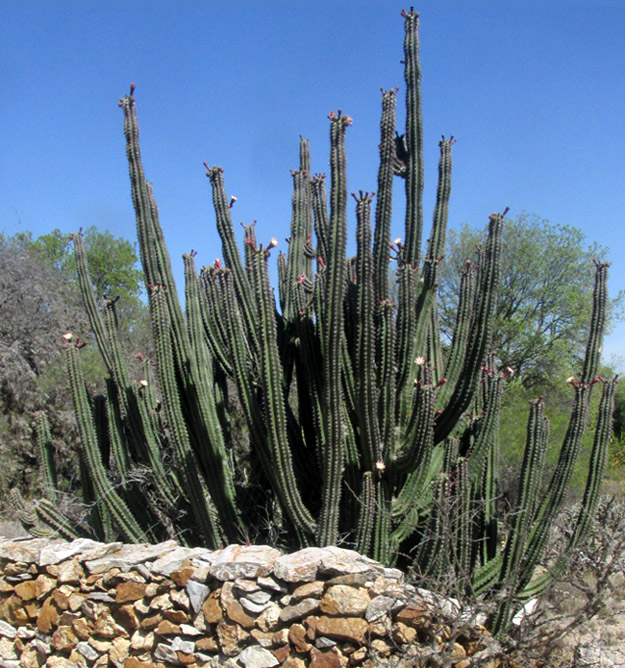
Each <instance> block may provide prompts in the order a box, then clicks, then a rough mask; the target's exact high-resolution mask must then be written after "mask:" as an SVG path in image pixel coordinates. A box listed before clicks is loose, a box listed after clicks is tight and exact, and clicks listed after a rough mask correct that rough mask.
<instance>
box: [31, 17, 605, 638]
mask: <svg viewBox="0 0 625 668" xmlns="http://www.w3.org/2000/svg"><path fill="white" fill-rule="evenodd" d="M403 17H404V22H405V41H404V51H405V60H404V63H405V83H406V127H405V130H404V132H403V133H402V134H399V133H397V130H396V127H395V126H396V116H395V103H396V94H397V90H390V91H385V92H384V91H383V93H382V120H381V125H380V135H381V137H380V144H379V147H380V167H379V171H378V192H377V196H376V199H375V226H374V229H372V226H371V207H372V202H373V200H374V195H373V193H365V192H362V191H361V192H360V194H359V195H354V199H355V202H356V212H355V213H356V222H357V225H356V240H357V251H356V257H355V258H348V257H347V256H346V244H347V233H348V226H347V217H348V214H347V211H348V197H347V194H348V189H347V181H346V148H345V140H346V134H347V131H348V128H349V125H350V124H351V118H350V117H349V116H347V115H346V114H343V113H342V112H340V111H339V112H338V113H331V114H330V116H329V118H330V184H329V198H328V197H327V192H326V179H325V175H323V174H321V175H311V173H310V163H311V157H310V147H309V145H308V142H307V141H306V140H305V139H301V140H300V160H299V167H298V169H296V170H295V171H293V173H292V177H293V198H292V203H291V209H292V214H291V236H290V240H289V247H288V252H287V253H280V255H279V257H278V260H277V262H278V277H279V279H278V295H277V298H278V299H277V301H278V303H276V296H275V295H274V293H273V291H272V288H271V285H270V283H269V270H268V263H269V262H270V260H271V252H272V250H273V248H274V246H275V245H276V243H277V242H275V240H274V239H271V241H270V242H269V243H268V244H266V245H263V244H262V243H259V241H258V240H257V234H258V233H259V230H257V229H256V228H255V227H254V225H248V226H246V227H245V230H244V237H245V240H244V246H243V253H241V251H240V249H239V247H238V244H237V241H236V238H235V234H234V227H233V224H232V219H231V204H232V199H229V198H228V195H227V192H226V187H225V182H224V175H223V171H222V169H221V168H220V167H209V166H208V165H207V164H206V163H205V166H206V169H207V172H206V173H207V176H208V178H209V181H210V186H211V191H212V201H213V206H214V210H215V216H216V223H217V230H218V232H219V235H220V238H221V243H222V254H223V258H224V260H223V262H222V261H221V260H219V261H216V262H215V263H214V264H213V265H212V266H208V267H204V268H202V269H201V271H200V272H199V274H198V273H197V272H196V269H195V260H194V257H195V253H193V252H191V253H188V254H185V256H184V266H185V283H186V289H185V301H186V309H185V311H183V310H182V308H181V306H180V303H179V301H178V293H177V291H176V289H175V285H174V280H173V275H172V270H171V262H170V259H169V254H168V252H167V248H166V246H165V243H164V236H163V232H162V229H161V227H160V223H159V218H158V209H157V207H156V202H155V198H154V194H153V192H152V187H151V185H150V183H149V182H148V181H147V180H146V178H145V173H144V168H143V164H142V161H141V152H140V147H139V127H138V121H137V114H136V103H135V98H134V85H133V86H132V87H131V90H130V94H129V95H127V96H126V97H124V98H122V100H121V101H120V107H121V108H122V110H123V113H124V132H125V136H126V150H127V157H128V163H129V171H130V181H131V192H132V200H133V205H134V208H135V214H136V219H137V236H138V239H139V247H140V254H141V262H142V265H143V270H144V274H145V280H146V284H147V285H148V286H149V306H150V314H151V319H152V324H153V334H154V340H155V344H156V369H157V374H156V375H157V379H156V380H150V381H147V380H146V379H140V380H132V379H131V378H130V374H129V372H128V370H127V368H126V366H125V362H124V360H123V355H122V354H121V348H120V344H119V341H118V337H117V333H116V325H115V318H114V302H113V301H111V300H107V301H106V302H105V304H104V306H103V312H102V311H100V310H99V309H98V305H97V300H96V299H95V296H94V295H93V291H92V287H91V282H90V281H89V277H88V267H87V265H86V260H85V257H84V250H83V248H82V242H81V238H80V235H76V237H75V239H74V240H75V245H76V258H77V267H78V274H79V279H80V285H81V288H82V292H83V296H84V299H85V303H86V308H87V311H88V314H89V317H90V321H91V325H92V327H93V330H94V334H95V339H96V342H97V345H98V347H99V349H100V351H101V353H102V357H103V359H104V362H105V364H106V367H107V369H108V370H109V377H108V379H107V395H106V396H102V397H90V396H89V395H88V393H87V391H86V389H85V386H84V380H83V379H82V376H81V371H80V361H79V350H78V349H79V347H80V346H79V345H78V344H77V342H76V341H75V340H73V338H72V337H69V338H68V339H67V341H66V345H67V354H68V363H69V369H70V376H71V380H72V390H73V395H74V403H75V409H76V416H77V420H78V425H79V433H80V437H81V441H82V448H81V461H82V468H83V472H84V474H85V478H84V484H85V490H86V492H85V493H86V494H87V495H89V494H94V495H95V498H94V503H95V506H94V507H95V509H96V510H97V513H96V515H95V516H94V522H95V523H96V524H97V526H98V527H99V530H100V531H101V532H104V535H105V536H108V535H109V534H111V532H113V533H115V532H116V533H118V534H119V535H121V536H123V537H124V538H125V539H126V540H146V539H147V540H155V539H159V538H160V537H162V536H164V535H167V536H171V535H175V536H176V537H177V538H179V539H180V540H183V541H185V542H188V543H190V544H193V543H198V542H199V543H202V544H205V545H207V546H209V547H213V548H215V547H219V546H220V545H223V544H224V543H225V542H226V541H236V540H241V539H242V538H244V537H248V536H249V535H250V533H251V532H253V531H254V530H255V531H256V534H255V535H256V536H257V537H258V538H259V539H262V538H263V535H262V533H261V532H260V530H259V529H258V527H260V526H261V525H262V520H263V517H264V516H265V515H266V514H268V513H271V514H273V513H274V512H275V523H276V524H278V525H279V528H280V530H281V531H282V532H283V540H284V544H285V546H286V547H289V548H296V547H303V546H305V545H310V544H319V545H331V544H336V543H338V542H339V541H341V540H342V541H344V542H346V543H348V544H351V545H353V546H355V547H357V549H359V550H361V551H363V552H365V553H367V554H369V555H371V556H372V557H374V558H376V559H380V560H382V561H384V562H385V563H387V564H394V563H402V564H403V565H407V563H406V559H405V557H401V556H400V555H406V554H411V555H412V556H411V565H412V566H413V567H414V568H415V570H417V571H418V572H419V573H421V574H422V576H423V577H425V578H434V579H435V578H436V577H438V576H440V575H441V574H442V573H445V572H448V571H449V570H450V569H451V571H452V572H453V573H455V574H456V575H457V579H458V582H459V583H460V587H461V588H464V589H465V590H467V591H472V590H477V591H479V592H485V593H487V594H489V595H492V596H494V597H496V598H497V597H498V598H497V600H503V599H505V601H504V603H502V604H501V605H499V607H498V610H497V612H496V613H495V614H494V615H493V617H492V619H491V620H490V624H491V626H492V628H493V629H494V630H496V631H500V630H502V629H504V628H506V626H507V625H508V623H509V621H510V618H511V615H512V613H513V612H514V610H515V606H516V605H517V604H520V603H521V602H522V601H523V600H524V599H526V598H527V597H529V596H530V595H532V594H533V593H535V592H537V591H540V590H541V588H544V587H545V586H547V584H548V578H545V577H542V576H541V578H538V579H532V577H533V573H534V570H535V567H536V566H537V564H538V563H539V559H540V556H541V554H542V552H543V549H544V545H545V540H546V536H547V531H548V529H549V526H550V524H551V522H552V520H553V518H554V516H555V514H556V513H557V512H558V510H559V509H560V507H561V505H562V502H563V498H564V492H565V490H566V488H567V485H568V484H569V482H570V478H571V472H572V470H573V466H574V464H575V462H576V460H577V456H578V454H579V449H580V444H581V436H582V433H583V431H584V428H585V427H586V422H587V414H588V406H589V403H588V402H589V397H590V392H591V390H592V387H593V385H594V384H596V383H597V382H599V379H598V377H597V366H598V360H599V353H600V349H601V340H602V335H603V326H604V320H605V302H606V267H605V266H604V265H598V266H597V281H596V289H595V299H594V310H593V316H592V322H591V328H590V341H589V345H588V352H587V356H586V360H585V363H584V367H583V371H582V375H581V378H580V380H575V379H573V380H572V385H573V387H574V391H575V403H574V408H573V413H572V417H571V423H570V426H569V430H568V432H567V435H566V438H565V440H564V443H563V445H562V448H561V451H560V458H559V461H558V464H557V467H556V470H555V472H554V474H553V478H552V480H551V483H550V484H549V486H548V489H547V492H546V493H545V494H544V495H543V496H542V497H540V490H541V483H542V477H541V476H542V469H543V457H544V451H545V447H546V440H547V434H548V425H547V422H546V420H545V418H544V416H543V412H542V404H541V402H537V403H535V404H534V405H532V407H531V411H530V419H529V424H528V432H527V445H526V451H525V459H524V462H523V467H522V470H521V472H520V495H519V499H518V501H517V506H516V508H515V514H514V517H515V520H514V525H513V527H512V529H511V530H510V532H509V535H507V537H505V540H504V545H503V547H502V546H501V540H500V537H499V536H498V533H497V524H498V523H497V519H498V517H497V507H496V503H495V496H496V479H497V462H498V457H497V452H498V442H499V439H498V413H499V407H500V403H501V396H502V392H503V388H504V385H505V378H506V376H507V375H508V374H509V370H508V369H504V370H501V369H498V366H497V358H496V351H495V352H493V351H490V350H489V344H490V338H491V327H492V322H493V317H492V316H493V312H494V308H495V299H496V295H497V290H498V284H499V275H500V271H501V267H500V255H501V231H502V227H503V225H504V216H505V213H506V211H504V212H503V213H495V214H492V215H491V216H490V217H489V232H488V240H487V243H486V244H485V247H484V248H482V249H479V251H478V253H477V257H476V259H475V261H473V262H471V261H467V264H466V266H465V267H464V270H463V272H462V283H461V289H460V302H459V305H458V312H457V322H456V326H455V330H454V334H453V339H452V342H451V345H450V347H449V349H448V350H443V348H442V346H441V339H440V332H439V323H438V308H437V287H438V272H439V266H440V263H441V262H442V260H443V251H444V244H445V234H446V227H447V217H448V206H449V199H450V193H451V169H452V147H453V143H454V139H453V137H451V138H449V139H446V138H445V137H443V138H442V140H441V142H440V144H439V147H440V160H439V170H438V172H439V174H438V188H437V193H436V205H435V208H434V216H433V223H432V230H431V233H430V237H429V242H428V244H427V249H426V251H425V253H424V254H423V256H422V251H421V240H422V231H423V206H422V195H423V169H424V167H423V130H422V120H421V91H420V79H421V68H420V62H419V37H418V23H419V20H418V14H416V13H415V12H414V11H412V10H411V11H410V12H403ZM395 177H399V178H401V179H403V180H404V185H405V195H406V215H405V231H404V238H403V240H402V239H397V240H395V241H391V239H390V223H391V212H392V196H393V189H392V185H393V179H394V178H395ZM328 203H329V206H328ZM315 243H316V247H315ZM391 259H393V260H396V262H397V276H398V294H397V303H394V302H393V300H392V299H391V297H390V294H391V291H390V288H389V279H388V267H389V262H390V260H391ZM153 385H155V386H156V387H153ZM613 392H614V381H609V382H606V383H605V384H604V398H603V400H602V402H601V407H600V410H599V423H598V426H597V431H596V437H595V445H594V448H593V453H592V457H591V462H590V466H589V472H588V484H587V490H586V494H585V496H584V501H583V504H582V512H581V514H580V517H579V520H578V524H577V529H576V531H575V536H574V539H572V543H571V549H572V548H573V547H574V545H575V544H577V543H578V542H579V541H580V540H581V539H582V537H583V535H584V533H585V532H586V530H587V528H588V521H589V520H588V518H589V516H590V513H592V511H593V508H594V504H595V503H596V499H597V493H598V485H599V482H600V480H601V475H602V472H603V468H604V466H605V453H606V448H607V443H608V441H609V438H610V419H611V410H612V408H611V405H612V399H613ZM230 393H233V394H234V395H236V397H237V399H238V402H239V406H240V411H241V413H242V415H243V419H244V421H245V425H246V434H247V437H248V441H249V442H248V446H247V450H246V452H244V453H243V455H244V458H243V459H244V461H243V460H239V459H238V457H241V456H242V455H241V453H240V452H237V451H235V449H234V447H233V445H232V442H231V436H232V432H231V424H230V420H229V418H228V414H227V406H228V401H229V396H230ZM165 462H167V464H165ZM171 463H173V466H172V465H171ZM139 471H140V472H142V475H143V476H144V478H143V479H141V480H140V482H139V483H138V482H137V481H136V479H137V475H138V473H137V472H139ZM50 510H51V509H50V508H49V507H48V506H45V507H44V508H42V511H45V512H46V513H47V514H48V515H50ZM42 514H43V513H42ZM61 519H62V518H59V517H57V516H55V517H51V518H50V520H49V522H50V523H55V524H56V525H60V524H61ZM402 559H403V561H402ZM565 563H566V562H565V555H563V556H562V560H561V561H558V564H557V568H560V569H561V568H562V567H563V566H562V565H563V564H565ZM502 591H504V592H506V594H507V595H506V596H505V597H502V595H501V592H502Z"/></svg>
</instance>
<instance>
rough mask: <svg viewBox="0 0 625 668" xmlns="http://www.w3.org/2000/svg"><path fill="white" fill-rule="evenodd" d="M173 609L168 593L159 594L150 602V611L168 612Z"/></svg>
mask: <svg viewBox="0 0 625 668" xmlns="http://www.w3.org/2000/svg"><path fill="white" fill-rule="evenodd" d="M173 607H174V604H173V603H172V600H171V598H170V597H169V593H168V592H165V593H164V594H159V595H158V596H155V597H154V598H153V599H152V600H151V601H150V610H169V609H170V608H173Z"/></svg>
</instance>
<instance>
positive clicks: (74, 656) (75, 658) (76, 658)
mask: <svg viewBox="0 0 625 668" xmlns="http://www.w3.org/2000/svg"><path fill="white" fill-rule="evenodd" d="M69 660H70V661H71V662H72V664H73V665H75V666H79V667H80V668H87V666H88V665H89V662H88V661H87V659H86V658H85V657H84V656H83V655H82V654H81V653H80V652H78V651H77V650H75V649H73V650H72V651H71V652H70V654H69Z"/></svg>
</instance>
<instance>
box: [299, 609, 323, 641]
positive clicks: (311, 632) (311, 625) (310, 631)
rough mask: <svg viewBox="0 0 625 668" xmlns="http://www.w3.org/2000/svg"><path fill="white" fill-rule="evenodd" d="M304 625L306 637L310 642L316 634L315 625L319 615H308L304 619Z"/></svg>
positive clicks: (317, 622)
mask: <svg viewBox="0 0 625 668" xmlns="http://www.w3.org/2000/svg"><path fill="white" fill-rule="evenodd" d="M303 623H304V626H305V627H306V637H307V638H308V639H309V640H310V641H311V642H312V641H313V640H314V639H315V638H316V636H317V625H318V624H319V617H318V616H317V615H310V617H306V619H304V622H303Z"/></svg>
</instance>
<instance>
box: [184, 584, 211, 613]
mask: <svg viewBox="0 0 625 668" xmlns="http://www.w3.org/2000/svg"><path fill="white" fill-rule="evenodd" d="M185 586H186V592H187V596H188V597H189V604H190V606H191V609H192V610H193V612H194V613H197V612H198V611H199V610H200V608H201V607H202V604H203V603H204V601H205V600H206V598H207V597H208V595H209V594H210V589H209V588H208V587H207V586H206V585H205V584H202V583H201V582H196V581H195V580H187V584H186V585H185Z"/></svg>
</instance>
